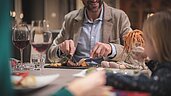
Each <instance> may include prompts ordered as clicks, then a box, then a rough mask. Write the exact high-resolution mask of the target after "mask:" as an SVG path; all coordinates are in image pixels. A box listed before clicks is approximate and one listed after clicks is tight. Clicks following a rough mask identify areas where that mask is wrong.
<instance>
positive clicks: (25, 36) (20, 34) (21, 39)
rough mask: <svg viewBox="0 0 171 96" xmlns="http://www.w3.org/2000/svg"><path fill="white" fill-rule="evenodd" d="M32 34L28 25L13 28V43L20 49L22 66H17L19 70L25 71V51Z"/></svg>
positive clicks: (18, 25)
mask: <svg viewBox="0 0 171 96" xmlns="http://www.w3.org/2000/svg"><path fill="white" fill-rule="evenodd" d="M29 34H30V32H29V28H28V26H27V24H24V23H19V24H16V25H15V26H14V27H13V30H12V41H13V44H14V45H15V47H17V48H18V49H20V58H21V61H20V65H19V66H17V70H23V69H24V64H23V49H24V48H25V47H26V46H27V45H28V44H29V39H30V35H29Z"/></svg>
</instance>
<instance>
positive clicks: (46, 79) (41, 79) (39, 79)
mask: <svg viewBox="0 0 171 96" xmlns="http://www.w3.org/2000/svg"><path fill="white" fill-rule="evenodd" d="M58 77H59V74H54V75H42V76H35V79H36V82H35V85H34V86H28V87H27V86H26V87H22V86H14V89H16V90H32V89H37V88H41V87H44V86H46V85H48V84H49V83H51V82H52V81H54V80H55V79H56V78H58ZM21 78H22V77H21V76H12V77H11V79H12V82H17V81H19V80H20V79H21Z"/></svg>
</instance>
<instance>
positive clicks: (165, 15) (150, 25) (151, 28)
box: [143, 10, 171, 62]
mask: <svg viewBox="0 0 171 96" xmlns="http://www.w3.org/2000/svg"><path fill="white" fill-rule="evenodd" d="M143 32H144V39H145V53H146V54H147V55H148V56H149V57H150V59H152V60H158V61H160V62H163V61H171V43H170V41H171V11H169V10H167V11H162V12H158V13H156V14H155V15H153V16H151V17H149V18H148V19H147V20H146V21H145V23H144V27H143Z"/></svg>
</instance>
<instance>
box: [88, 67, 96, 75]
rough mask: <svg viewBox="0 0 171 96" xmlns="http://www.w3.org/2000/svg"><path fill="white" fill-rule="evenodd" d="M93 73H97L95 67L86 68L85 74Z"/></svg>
mask: <svg viewBox="0 0 171 96" xmlns="http://www.w3.org/2000/svg"><path fill="white" fill-rule="evenodd" d="M95 71H97V68H95V67H90V68H88V69H87V70H86V74H89V73H92V72H95Z"/></svg>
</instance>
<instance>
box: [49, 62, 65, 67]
mask: <svg viewBox="0 0 171 96" xmlns="http://www.w3.org/2000/svg"><path fill="white" fill-rule="evenodd" d="M50 66H51V67H60V66H62V64H61V63H54V64H50Z"/></svg>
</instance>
